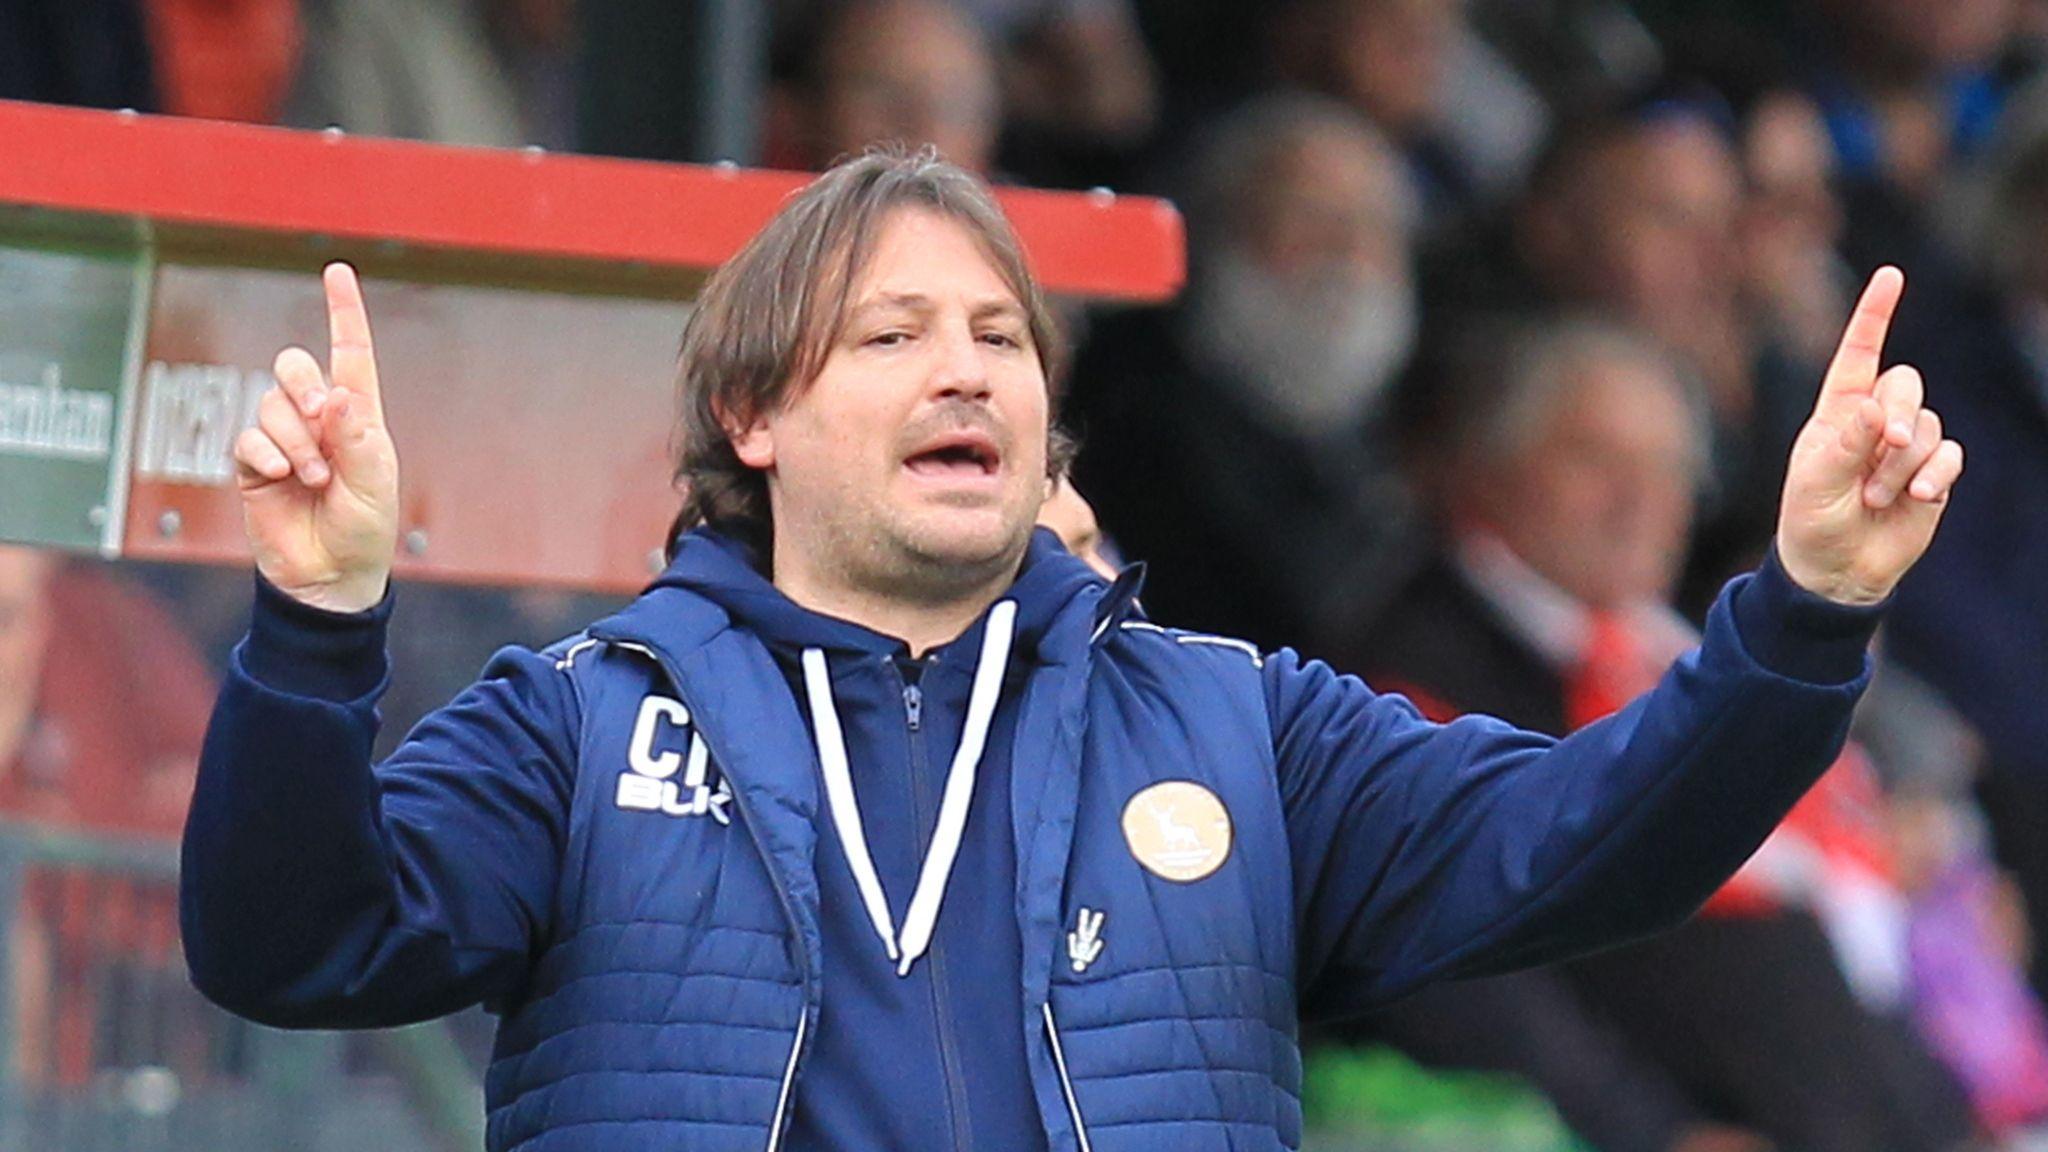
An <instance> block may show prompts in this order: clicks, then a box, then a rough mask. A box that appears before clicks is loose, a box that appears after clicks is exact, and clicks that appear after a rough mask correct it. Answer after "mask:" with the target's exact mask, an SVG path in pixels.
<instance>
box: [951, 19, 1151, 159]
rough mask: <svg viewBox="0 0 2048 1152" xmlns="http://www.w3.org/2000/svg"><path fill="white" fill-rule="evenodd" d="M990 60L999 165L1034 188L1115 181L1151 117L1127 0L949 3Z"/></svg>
mask: <svg viewBox="0 0 2048 1152" xmlns="http://www.w3.org/2000/svg"><path fill="white" fill-rule="evenodd" d="M958 2H959V4H960V7H961V8H962V9H963V10H964V11H966V12H968V13H970V14H971V15H972V16H973V17H974V19H975V20H976V21H977V22H978V23H979V24H980V25H981V29H982V33H983V35H985V36H986V37H987V38H988V41H989V43H991V44H993V45H995V46H996V49H997V56H998V59H999V61H1000V74H1001V77H1002V85H1003V96H1004V102H1005V109H1006V119H1007V121H1008V125H1007V127H1008V132H1007V137H1008V138H1007V140H1006V141H1005V148H1004V166H1005V167H1006V168H1009V169H1011V170H1013V171H1016V172H1018V173H1019V174H1020V175H1022V176H1024V177H1025V178H1026V179H1028V180H1030V181H1031V182H1033V183H1037V184H1048V185H1054V186H1077V187H1078V186H1086V185H1092V184H1103V183H1120V182H1122V180H1121V177H1122V175H1123V174H1124V167H1123V166H1124V164H1125V163H1126V162H1127V160H1128V159H1129V158H1130V157H1131V156H1132V155H1133V154H1135V153H1136V152H1137V151H1138V149H1139V148H1140V147H1142V146H1143V145H1144V144H1145V143H1146V141H1147V140H1149V139H1150V137H1151V135H1152V132H1153V130H1154V129H1155V128H1156V127H1157V124H1158V120H1159V105H1160V93H1159V74H1158V68H1157V67H1156V66H1155V65H1154V64H1153V61H1152V55H1151V51H1150V49H1149V48H1148V47H1147V45H1146V43H1145V40H1144V38H1143V37H1142V36H1140V35H1139V34H1138V23H1137V19H1136V17H1135V16H1134V15H1133V13H1132V11H1131V7H1130V3H1129V0H958Z"/></svg>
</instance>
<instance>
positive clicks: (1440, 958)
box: [1265, 559, 1881, 1018]
mask: <svg viewBox="0 0 2048 1152" xmlns="http://www.w3.org/2000/svg"><path fill="white" fill-rule="evenodd" d="M1880 615H1881V612H1880V611H1879V610H1876V609H1850V608H1844V607H1841V606H1838V605H1833V604H1830V603H1829V602H1827V601H1825V600H1822V599H1821V598H1819V597H1817V596H1813V595H1812V594H1810V593H1807V592H1805V591H1803V590H1801V589H1799V588H1798V587H1797V586H1796V585H1794V584H1793V583H1792V582H1791V580H1790V579H1789V578H1788V577H1787V576H1785V574H1784V572H1783V570H1782V569H1781V568H1779V566H1778V565H1777V563H1776V561H1775V559H1773V560H1771V561H1767V562H1766V563H1765V565H1764V567H1763V568H1762V569H1761V570H1760V571H1759V572H1757V573H1754V574H1752V575H1749V576H1744V577H1741V578H1738V579H1737V580H1735V581H1734V582H1732V583H1731V584H1730V585H1729V586H1728V588H1726V589H1724V590H1723V592H1722V594H1721V597H1720V599H1719V600H1718V601H1717V602H1716V603H1715V605H1714V607H1713V610H1712V612H1711V613H1710V614H1709V616H1708V620H1707V627H1706V633H1705V636H1704V638H1703V641H1702V643H1701V646H1700V647H1699V648H1698V649H1696V650H1694V651H1693V652H1691V653H1689V654H1688V655H1686V656H1685V657H1684V658H1682V659H1681V660H1679V661H1678V662H1677V663H1676V664H1675V665H1674V666H1673V667H1672V669H1671V670H1670V671H1669V672H1668V673H1666V674H1665V676H1664V678H1663V680H1662V681H1661V682H1660V683H1659V684H1658V685H1657V687H1656V688H1655V689H1654V690H1653V691H1651V692H1649V693H1647V694H1646V695H1644V696H1643V697H1641V698H1640V699H1638V700H1636V701H1635V702H1634V703H1632V704H1631V705H1629V706H1628V707H1627V708H1625V709H1623V710H1622V711H1621V712H1619V713H1617V714H1615V715H1614V716H1611V717H1609V718H1607V719H1606V720H1603V721H1601V722H1599V723H1597V724H1593V725H1590V726H1588V727H1587V728H1585V729H1583V730H1581V731H1579V732H1577V733H1574V734H1573V735H1571V736H1569V737H1567V738H1565V739H1563V740H1556V739H1553V738H1551V737H1548V736H1542V735H1538V734H1535V733H1531V732H1525V731H1522V730H1519V729H1516V728H1513V727H1511V726H1509V725H1507V724H1505V723H1502V722H1500V721H1498V720H1495V719H1492V718H1490V717H1482V716H1471V717H1465V718H1463V719H1459V720H1457V721H1454V722H1452V723H1450V724H1446V725H1438V724H1433V723H1430V722H1428V721H1426V720H1424V719H1423V718H1422V717H1421V716H1420V714H1418V713H1417V712H1416V710H1415V709H1414V708H1413V707H1412V706H1411V705H1410V704H1409V703H1408V702H1407V701H1406V700H1404V699H1402V698H1401V697H1399V696H1392V695H1387V696H1380V695H1376V694H1374V693H1373V692H1372V690H1371V689H1369V688H1367V687H1366V686H1365V685H1364V684H1363V683H1361V682H1360V681H1358V680H1357V679H1355V678H1353V677H1348V676H1342V677H1340V676H1338V675H1336V674H1335V673H1333V672H1332V671H1331V670H1330V669H1329V668H1328V667H1326V666H1324V665H1322V664H1320V663H1309V664H1303V663H1302V662H1301V661H1300V659H1299V658H1298V657H1296V656H1295V655H1294V654H1293V653H1292V652H1282V653H1280V654H1278V655H1276V656H1274V657H1272V658H1270V659H1268V660H1267V661H1266V667H1265V679H1266V691H1267V697H1268V704H1269V707H1270V709H1271V715H1272V718H1273V725H1274V739H1275V743H1276V745H1277V748H1278V760H1279V773H1280V787H1281V794H1282V801H1283V804H1284V806H1285V811H1286V818H1287V823H1288V833H1289V838H1290V846H1291V851H1292V855H1293V868H1294V882H1295V902H1296V907H1295V911H1296V920H1297V923H1298V925H1299V927H1300V941H1299V956H1300V964H1301V969H1300V973H1301V982H1302V993H1303V995H1302V1002H1303V1005H1304V1007H1305V1009H1306V1010H1307V1011H1308V1013H1309V1014H1310V1015H1311V1016H1312V1017H1317V1018H1323V1017H1329V1016H1338V1015H1345V1014H1349V1013H1352V1012H1356V1011H1359V1010H1362V1009H1365V1008H1369V1007H1371V1006H1372V1005H1374V1004H1376V1003H1380V1002H1384V1001H1385V1000H1387V999H1390V998H1393V997H1397V996H1400V995H1401V994H1403V993H1405V992H1409V991H1412V990H1414V989H1415V988H1416V987H1418V986H1420V985H1421V984H1423V983H1424V982H1427V981H1430V980H1434V979H1438V978H1442V977H1451V976H1471V975H1479V974H1484V973H1488V972H1496V971H1501V970H1505V969H1509V968H1517V967H1524V966H1528V965H1532V964H1538V963H1543V962H1547V961H1551V960H1556V959H1561V958H1563V957H1566V956H1569V955H1573V954H1577V953H1580V952H1584V951H1588V950H1591V949H1593V948H1597V947H1601V946H1604V945H1609V944H1614V943H1618V942H1620V941H1622V940H1625V939H1629V938H1632V937H1636V936H1640V935H1643V934H1646V933H1649V932H1652V931H1656V930H1659V929H1661V928H1665V927H1668V926H1671V925H1674V924H1676V923H1678V922H1679V921H1680V920H1682V919H1683V918H1684V917H1685V916H1687V915H1689V914H1690V913H1691V912H1692V911H1693V910H1694V909H1696V908H1697V907H1698V906H1699V905H1700V904H1701V903H1702V902H1704V901H1705V900H1706V898H1707V897H1708V896H1710V895H1712V894H1713V892H1714V890H1715V889H1716V888H1718V887H1719V886H1720V884H1721V883H1722V882H1723V881H1724V880H1725V879H1726V878H1727V877H1728V876H1729V875H1730V874H1731V873H1733V872H1734V871H1735V870H1736V869H1737V868H1738V867H1740V866H1741V864H1742V862H1743V861H1744V860H1746V859H1747V858H1748V857H1749V855H1750V853H1751V852H1753V851H1754V850H1755V849H1756V847H1757V846H1758V845H1759V844H1761V843H1762V842H1763V840H1764V838H1765V837H1766V836H1768V835H1769V834H1770V832H1771V830H1772V829H1773V828H1774V827H1775V826H1776V825H1777V823H1778V822H1779V820H1781V819H1782V818H1783V817H1784V815H1785V813H1786V812H1787V811H1788V810H1789V809H1790V808H1791V807H1792V805H1793V804H1794V803H1795V802H1796V801H1797V800H1798V799H1799V797H1800V796H1801V795H1802V794H1804V793H1805V791H1806V790H1807V788H1808V787H1809V786H1811V785H1812V783H1813V782H1814V781H1815V780H1816V779H1818V778H1819V776H1820V774H1821V773H1822V772H1823V771H1825V770H1826V768H1827V766H1828V765H1829V763H1831V762H1832V761H1833V759H1834V757H1835V756H1836V754H1837V753H1838V752H1839V751H1840V749H1841V746H1842V742H1843V739H1844V738H1845V736H1846V733H1847V730H1848V724H1849V714H1850V711H1851V710H1852V708H1853V707H1854V705H1855V702H1856V699H1857V698H1858V696H1859V695H1861V693H1862V690H1863V687H1864V684H1865V683H1866V682H1867V678H1868V666H1867V660H1866V658H1865V655H1864V648H1865V647H1866V645H1867V644H1868V642H1869V639H1870V636H1871V633H1872V632H1873V631H1874V629H1875V628H1876V626H1877V620H1878V617H1879V616H1880Z"/></svg>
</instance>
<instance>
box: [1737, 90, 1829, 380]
mask: <svg viewBox="0 0 2048 1152" xmlns="http://www.w3.org/2000/svg"><path fill="white" fill-rule="evenodd" d="M1736 143H1737V147H1738V156H1739V159H1740V161H1741V165H1742V174H1743V178H1744V180H1745V182H1746V184H1747V190H1746V194H1745V195H1744V197H1743V202H1742V212H1741V216H1740V217H1739V219H1738V223H1737V227H1738V236H1739V243H1740V257H1739V259H1740V266H1741V277H1742V288H1741V299H1742V303H1743V311H1744V314H1745V316H1746V317H1747V319H1748V321H1749V323H1750V324H1752V325H1753V326H1755V327H1756V329H1757V330H1758V332H1759V336H1760V338H1761V339H1762V340H1763V342H1764V344H1765V346H1766V347H1776V348H1779V349H1782V351H1783V355H1784V356H1785V357H1786V358H1787V360H1788V361H1790V362H1791V363H1793V364H1800V365H1819V364H1825V363H1827V359H1828V357H1829V356H1831V355H1833V354H1834V350H1835V341H1836V339H1837V338H1838V337H1839V336H1840V335H1841V327H1842V318H1843V317H1844V316H1847V315H1848V314H1849V305H1850V300H1851V297H1852V294H1853V293H1854V291H1855V288H1856V277H1855V275H1854V273H1853V272H1851V271H1850V269H1849V267H1848V265H1847V264H1846V263H1845V262H1844V261H1843V260H1842V258H1841V256H1840V255H1839V253H1837V251H1836V247H1835V246H1836V243H1837V242H1838V241H1839V240H1840V239H1841V236H1842V222H1843V221H1842V207H1841V204H1840V202H1839V201H1838V200H1837V199H1836V197H1835V193H1834V187H1833V186H1834V180H1835V169H1834V157H1833V153H1832V152H1831V151H1830V150H1829V145H1828V139H1827V126H1826V124H1825V123H1824V122H1823V120H1822V118H1821V115H1820V110H1819V109H1818V108H1816V107H1815V106H1814V104H1813V102H1812V101H1811V100H1808V99H1807V98H1806V97H1804V96H1802V95H1799V94H1798V93H1796V92H1793V91H1790V90H1788V89H1782V88H1780V89H1771V90H1767V91H1764V92H1762V93H1760V94H1758V95H1757V96H1756V97H1755V98H1754V99H1753V100H1752V101H1751V102H1750V104H1749V107H1748V110H1747V111H1746V113H1745V114H1744V116H1743V118H1742V124H1741V127H1740V130H1739V136H1738V139H1737V141H1736Z"/></svg>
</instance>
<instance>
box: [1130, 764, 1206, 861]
mask: <svg viewBox="0 0 2048 1152" xmlns="http://www.w3.org/2000/svg"><path fill="white" fill-rule="evenodd" d="M1124 842H1125V843H1127V844H1129V845H1130V846H1131V855H1132V856H1135V857H1137V859H1138V863H1140V864H1143V865H1144V866H1145V870H1146V871H1148V872H1150V873H1152V874H1153V875H1154V876H1157V877H1160V878H1161V879H1164V880H1175V881H1179V882H1181V883H1183V884H1185V883H1187V882H1189V881H1193V880H1200V879H1201V878H1202V877H1204V876H1207V875H1209V874H1210V873H1211V872H1214V871H1216V869H1218V868H1221V867H1222V866H1223V862H1224V861H1225V860H1227V859H1229V857H1230V813H1229V812H1227V811H1225V810H1224V807H1223V801H1221V800H1219V799H1217V797H1216V794H1215V793H1214V792H1211V791H1209V790H1208V789H1207V788H1204V787H1202V786H1201V785H1200V784H1197V783H1195V782H1194V781H1192V780H1165V781H1161V782H1160V783H1158V784H1154V785H1152V786H1151V787H1149V788H1146V789H1144V790H1142V791H1140V792H1139V793H1138V794H1137V795H1136V796H1133V797H1131V801H1130V803H1128V804H1126V805H1124Z"/></svg>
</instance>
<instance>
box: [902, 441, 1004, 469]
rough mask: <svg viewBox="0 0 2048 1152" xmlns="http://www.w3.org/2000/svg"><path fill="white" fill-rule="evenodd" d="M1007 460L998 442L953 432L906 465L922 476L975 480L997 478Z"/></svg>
mask: <svg viewBox="0 0 2048 1152" xmlns="http://www.w3.org/2000/svg"><path fill="white" fill-rule="evenodd" d="M1002 465H1003V456H1002V453H1001V452H1000V451H998V450H997V448H996V445H995V441H994V440H991V439H990V438H989V437H988V436H986V435H984V434H982V433H980V432H971V431H970V432H953V433H948V434H947V435H945V436H942V437H939V438H938V439H936V440H934V441H932V442H931V443H930V444H927V445H925V446H924V447H923V448H920V449H919V450H918V451H916V452H913V453H911V455H910V456H909V457H907V458H906V459H905V460H904V461H903V466H904V467H905V468H908V469H909V470H910V471H911V472H913V473H915V474H916V475H919V476H931V477H938V478H962V479H972V478H978V477H983V476H993V475H995V474H996V473H997V472H998V471H1000V470H1001V468H1002Z"/></svg>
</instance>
